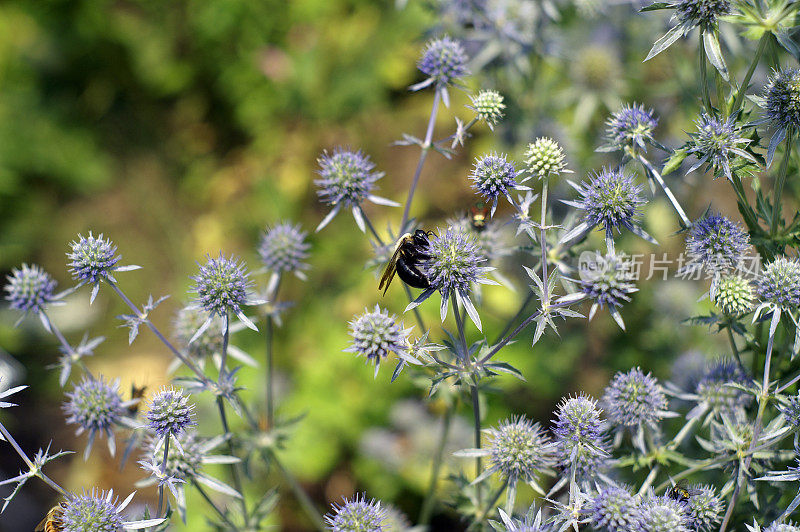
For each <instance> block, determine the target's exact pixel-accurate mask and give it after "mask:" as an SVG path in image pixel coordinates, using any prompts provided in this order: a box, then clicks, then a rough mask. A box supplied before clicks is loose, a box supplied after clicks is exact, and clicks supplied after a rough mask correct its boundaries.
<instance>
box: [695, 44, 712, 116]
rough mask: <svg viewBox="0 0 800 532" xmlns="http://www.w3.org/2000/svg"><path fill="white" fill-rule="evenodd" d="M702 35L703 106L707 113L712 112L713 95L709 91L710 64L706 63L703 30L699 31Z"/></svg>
mask: <svg viewBox="0 0 800 532" xmlns="http://www.w3.org/2000/svg"><path fill="white" fill-rule="evenodd" d="M697 34H698V35H699V36H700V83H701V84H702V87H701V89H702V91H701V92H702V97H703V107H705V110H706V112H707V113H711V96H710V95H709V92H708V65H707V64H706V43H705V41H704V40H703V32H702V31H698V32H697Z"/></svg>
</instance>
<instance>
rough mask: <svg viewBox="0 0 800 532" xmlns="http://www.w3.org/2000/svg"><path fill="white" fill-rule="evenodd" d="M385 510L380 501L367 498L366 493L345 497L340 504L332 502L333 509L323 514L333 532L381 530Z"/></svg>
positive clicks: (384, 519)
mask: <svg viewBox="0 0 800 532" xmlns="http://www.w3.org/2000/svg"><path fill="white" fill-rule="evenodd" d="M385 521H386V510H385V509H384V508H382V507H381V502H380V501H376V500H375V499H370V500H367V497H366V494H360V495H356V496H355V497H353V498H352V499H347V498H346V497H345V499H344V501H343V503H342V504H334V505H333V511H332V512H331V513H329V514H328V515H326V516H325V522H326V523H327V524H328V527H329V529H330V530H332V531H333V532H383V530H384V526H385Z"/></svg>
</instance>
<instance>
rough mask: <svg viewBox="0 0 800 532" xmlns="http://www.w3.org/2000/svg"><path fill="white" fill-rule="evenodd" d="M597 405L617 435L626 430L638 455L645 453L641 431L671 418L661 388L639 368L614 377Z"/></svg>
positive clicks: (651, 428) (653, 428)
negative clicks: (638, 450)
mask: <svg viewBox="0 0 800 532" xmlns="http://www.w3.org/2000/svg"><path fill="white" fill-rule="evenodd" d="M600 404H601V406H602V407H603V411H604V412H605V414H606V418H608V420H609V422H611V425H612V426H614V427H616V428H617V429H619V431H618V433H617V434H618V435H620V436H621V435H622V431H623V430H628V431H630V432H631V433H632V434H633V436H634V442H635V443H636V446H637V447H638V448H639V449H640V450H642V452H646V448H645V444H644V430H645V429H650V430H655V429H657V428H658V425H659V423H660V422H661V420H662V419H664V418H666V417H673V416H674V414H672V413H671V412H669V410H668V409H667V406H668V404H667V396H666V395H665V394H664V389H663V388H662V387H661V385H660V384H659V383H658V381H657V380H656V379H655V377H653V376H652V375H650V374H649V373H648V374H645V373H644V372H643V371H642V370H641V369H640V368H633V369H631V370H630V371H628V372H626V373H623V372H619V373H617V374H616V375H614V378H613V379H612V380H611V382H610V383H609V385H608V386H607V387H606V389H605V392H604V394H603V397H602V399H600Z"/></svg>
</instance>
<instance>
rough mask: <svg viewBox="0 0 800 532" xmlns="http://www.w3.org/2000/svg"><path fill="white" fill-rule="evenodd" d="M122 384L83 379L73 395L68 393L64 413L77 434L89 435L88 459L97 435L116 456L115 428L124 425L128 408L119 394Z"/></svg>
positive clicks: (72, 392)
mask: <svg viewBox="0 0 800 532" xmlns="http://www.w3.org/2000/svg"><path fill="white" fill-rule="evenodd" d="M118 387H119V382H118V381H114V382H110V383H109V382H106V380H105V379H104V378H103V377H102V376H100V377H99V378H96V379H95V378H93V377H84V378H83V380H81V382H80V383H79V384H77V385H75V387H74V388H73V390H72V391H71V392H67V394H66V395H67V401H66V402H65V403H64V404H63V406H62V409H63V411H64V414H65V415H66V416H67V423H69V424H74V425H78V429H77V434H81V433H83V432H88V433H89V443H88V444H87V446H86V454H85V456H86V457H88V456H89V453H90V452H91V448H92V444H93V443H94V438H95V436H96V435H97V433H98V432H100V433H103V434H105V436H106V437H107V438H108V446H109V451H110V452H111V454H112V455H113V454H114V450H115V445H114V433H113V432H112V428H113V427H114V425H117V424H119V423H122V422H123V421H124V416H125V412H126V410H125V407H126V404H125V403H123V401H122V398H121V397H120V394H119V389H118Z"/></svg>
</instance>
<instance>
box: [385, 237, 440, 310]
mask: <svg viewBox="0 0 800 532" xmlns="http://www.w3.org/2000/svg"><path fill="white" fill-rule="evenodd" d="M432 234H433V233H432V232H431V231H423V230H421V229H417V230H416V231H414V234H413V235H412V234H411V233H406V234H404V235H403V236H401V237H400V240H398V241H397V244H396V245H395V247H394V254H393V255H392V258H391V259H389V262H388V264H386V268H385V269H384V270H383V275H382V276H381V282H380V284H379V285H378V290H383V293H384V295H385V294H386V291H387V290H389V285H390V284H392V279H394V275H395V274H397V276H398V277H400V280H401V281H403V282H404V283H406V284H407V285H408V286H411V287H413V288H428V287H429V286H430V285H431V283H430V281H429V280H428V278H427V277H426V276H425V274H424V273H422V271H421V270H420V269H419V265H420V263H421V262H422V261H425V260H428V259H430V258H431V257H430V255H428V253H427V251H428V245H429V241H428V235H432Z"/></svg>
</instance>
